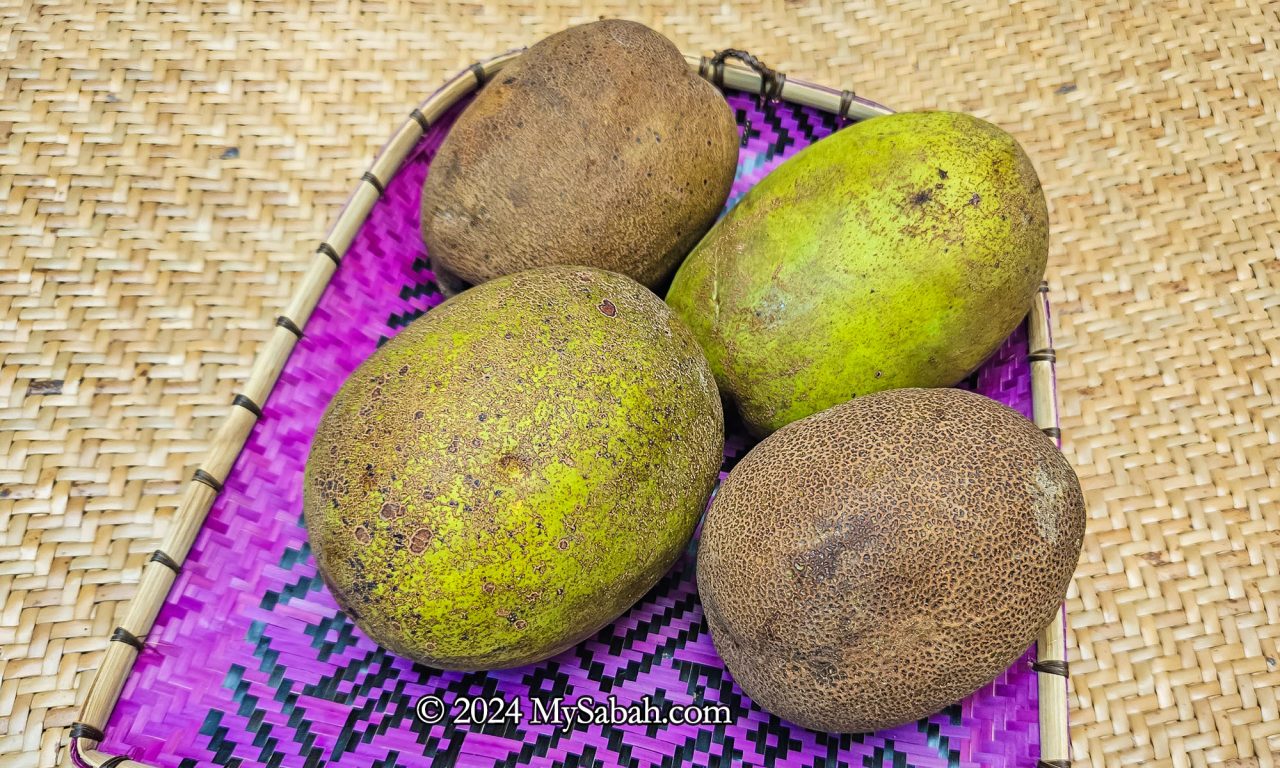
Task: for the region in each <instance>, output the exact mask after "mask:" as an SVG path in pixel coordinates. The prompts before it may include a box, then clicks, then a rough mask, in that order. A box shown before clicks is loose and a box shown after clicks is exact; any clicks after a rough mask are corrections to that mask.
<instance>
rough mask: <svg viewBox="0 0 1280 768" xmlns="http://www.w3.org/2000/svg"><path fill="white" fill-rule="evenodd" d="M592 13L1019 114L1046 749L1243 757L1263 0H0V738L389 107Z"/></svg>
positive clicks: (28, 746) (1258, 387)
mask: <svg viewBox="0 0 1280 768" xmlns="http://www.w3.org/2000/svg"><path fill="white" fill-rule="evenodd" d="M601 14H607V15H625V16H628V17H630V18H636V19H638V20H642V21H646V22H648V23H650V24H651V25H653V26H655V27H657V28H658V29H660V30H661V31H663V32H664V33H666V34H667V35H668V36H670V37H671V38H672V39H673V40H675V41H676V42H677V44H678V45H679V46H680V47H681V48H682V49H684V50H687V51H702V52H707V53H709V52H710V51H712V50H715V49H719V48H723V47H726V46H734V47H738V48H745V49H748V50H751V51H752V52H753V53H755V54H756V55H757V56H759V57H760V58H761V59H762V60H764V61H766V62H768V63H769V64H770V65H772V66H774V67H775V68H777V69H779V70H781V71H783V72H786V73H788V74H789V75H792V76H795V77H802V78H805V79H808V80H813V81H816V82H824V83H832V84H838V85H844V86H848V87H853V88H856V89H857V90H858V91H860V92H865V93H866V94H867V95H870V96H872V97H874V98H876V99H878V100H880V101H882V102H884V103H888V104H893V105H894V106H896V107H898V108H901V109H910V108H926V107H934V108H948V109H958V110H965V111H970V112H973V113H975V114H977V115H979V116H981V117H984V118H987V119H991V120H993V121H995V122H997V123H998V124H1000V125H1003V126H1005V127H1007V128H1009V129H1010V130H1011V131H1013V132H1014V133H1015V134H1016V135H1017V136H1018V138H1019V139H1020V140H1021V141H1022V142H1023V144H1024V145H1025V146H1026V147H1027V149H1028V152H1029V153H1030V154H1031V156H1032V157H1033V158H1034V159H1035V161H1036V164H1037V167H1038V169H1039V171H1040V173H1041V177H1042V179H1043V180H1044V182H1045V188H1046V192H1047V194H1048V196H1049V201H1050V207H1051V212H1052V219H1053V222H1054V226H1053V234H1052V242H1053V246H1052V247H1053V250H1052V253H1051V257H1050V268H1049V280H1050V283H1051V285H1052V288H1053V295H1054V297H1055V310H1056V313H1055V331H1056V343H1057V348H1058V350H1059V353H1060V363H1059V369H1058V370H1059V391H1060V393H1061V399H1062V420H1063V432H1064V435H1065V438H1066V442H1065V444H1064V450H1065V451H1066V452H1067V454H1068V456H1069V457H1070V458H1072V460H1073V463H1074V464H1075V465H1076V467H1077V469H1078V471H1079V473H1080V475H1081V479H1082V482H1083V484H1084V487H1085V490H1086V493H1087V496H1088V500H1089V508H1090V518H1091V519H1090V526H1089V533H1088V536H1087V538H1086V543H1085V551H1084V555H1083V558H1082V563H1081V566H1080V569H1079V571H1078V573H1077V578H1076V581H1075V584H1074V586H1073V588H1072V591H1071V593H1070V595H1069V611H1068V616H1069V629H1070V632H1069V638H1068V640H1069V647H1070V651H1071V674H1072V681H1071V689H1072V692H1073V693H1072V695H1073V712H1072V727H1073V731H1072V743H1073V747H1074V753H1075V757H1076V759H1077V760H1079V761H1080V762H1082V763H1084V764H1094V765H1104V764H1116V765H1118V764H1132V763H1139V762H1142V763H1145V764H1149V765H1157V766H1172V765H1179V766H1181V765H1206V764H1217V763H1222V762H1225V761H1232V760H1234V761H1237V762H1236V763H1235V765H1240V766H1252V765H1262V766H1270V765H1273V764H1274V763H1275V761H1276V758H1277V757H1280V711H1278V709H1277V699H1276V694H1275V686H1276V684H1277V683H1280V672H1278V671H1277V659H1280V649H1278V648H1277V634H1278V633H1280V629H1278V627H1280V622H1278V621H1277V620H1278V619H1280V598H1278V597H1277V594H1280V589H1278V588H1280V562H1278V561H1277V557H1276V543H1277V533H1276V532H1277V531H1278V530H1280V503H1278V502H1280V433H1278V432H1277V426H1276V425H1277V424H1280V374H1277V368H1276V365H1277V362H1278V361H1280V332H1278V331H1277V327H1278V326H1280V322H1278V321H1280V286H1278V281H1280V259H1278V258H1277V249H1280V223H1278V222H1280V216H1278V215H1277V213H1278V211H1277V210H1276V203H1275V202H1274V201H1275V199H1276V196H1275V194H1274V190H1275V188H1276V183H1277V179H1276V160H1277V155H1276V150H1275V148H1276V146H1277V145H1280V127H1278V126H1277V123H1276V120H1275V115H1276V113H1277V111H1278V110H1280V87H1278V85H1277V77H1276V73H1277V72H1280V53H1278V51H1280V42H1278V41H1277V32H1276V30H1278V29H1280V8H1277V6H1276V5H1275V4H1274V3H1247V2H1234V1H1222V2H1219V1H1214V2H1204V3H1196V4H1190V5H1188V4H1175V3H1154V4H1152V3H1146V4H1141V7H1138V6H1136V5H1135V6H1133V7H1131V6H1130V5H1129V4H1128V3H1122V2H1103V3H1098V4H1090V5H1085V4H1078V3H1076V4H1063V3H1057V2H1047V1H1046V0H1030V1H1029V2H1026V3H1019V4H1005V3H998V2H977V1H974V2H958V3H952V4H946V5H944V4H935V3H927V4H922V3H914V2H900V1H898V0H880V1H878V2H872V3H870V4H867V3H850V4H847V5H846V6H835V7H833V6H831V5H830V4H821V5H820V4H817V3H813V4H806V3H781V2H763V3H742V4H737V5H734V6H730V5H728V4H724V3H719V2H715V3H697V2H681V3H676V4H674V5H670V6H667V5H662V6H659V5H656V4H652V3H640V4H631V3H627V4H623V3H616V4H607V3H601V4H591V5H590V7H585V8H584V7H582V6H581V5H579V4H568V5H562V4H551V5H548V4H545V3H529V4H521V3H498V4H493V5H488V6H486V7H481V6H480V5H479V4H461V5H460V4H454V3H434V2H403V1H400V0H389V1H388V2H381V3H377V4H372V5H365V6H360V7H357V6H353V5H350V4H347V3H302V2H295V1H294V0H278V1H273V2H256V1H254V0H249V1H247V2H243V3H239V4H236V5H235V6H234V7H232V6H212V5H205V4H201V3H194V2H182V1H181V0H178V1H175V2H165V3H146V2H142V3H135V4H115V3H98V4H94V3H58V2H49V3H40V4H34V3H31V4H21V3H6V4H3V5H0V23H2V26H3V28H4V30H5V32H4V35H3V38H0V39H3V43H0V62H2V63H0V83H3V94H4V98H3V99H0V136H3V137H4V139H5V145H4V149H3V150H0V188H3V189H4V190H5V192H6V195H5V202H4V203H3V205H0V403H3V406H0V646H2V647H3V653H2V654H0V675H2V682H0V760H3V761H4V762H5V763H6V764H7V765H14V766H31V765H52V764H55V763H56V762H57V761H58V760H59V759H60V745H61V744H65V737H66V732H65V730H62V729H63V728H64V727H65V726H66V725H68V724H69V723H70V722H71V720H72V718H73V717H74V715H75V704H76V701H75V693H74V692H75V691H76V690H80V691H83V690H84V686H83V685H81V684H80V678H81V677H82V676H83V675H85V674H86V673H87V671H88V670H92V669H94V668H95V667H96V666H97V665H98V663H99V661H100V659H101V658H102V651H103V649H104V647H105V645H106V638H107V637H108V636H109V634H110V632H111V628H112V627H113V626H115V625H116V624H117V623H118V621H119V615H118V611H119V606H120V605H121V602H122V601H124V600H127V599H128V598H129V597H130V595H131V593H132V587H131V586H130V585H131V584H132V583H134V582H136V580H137V578H138V576H139V573H140V570H141V568H142V566H143V563H144V562H145V560H146V558H147V557H148V555H149V554H150V552H151V551H152V550H153V549H154V548H155V546H156V544H157V542H158V540H159V538H160V536H161V535H162V534H163V532H164V531H165V530H166V528H167V527H168V525H169V521H170V519H171V517H172V513H173V509H174V507H175V505H176V503H177V494H178V493H179V492H180V491H181V489H182V487H183V486H184V484H185V482H186V480H187V479H188V478H189V477H190V475H191V470H192V469H193V468H194V467H195V465H196V463H197V462H198V460H199V457H200V455H201V454H202V452H203V451H204V449H205V446H206V445H207V443H208V440H209V437H210V434H211V430H212V429H213V428H215V427H216V426H217V425H218V424H220V423H221V422H222V421H223V419H224V418H225V416H226V413H227V403H228V402H229V400H230V398H231V396H232V394H233V393H234V392H235V391H236V390H237V389H238V385H239V382H240V381H241V380H242V379H243V377H244V375H245V373H246V371H247V369H248V366H249V364H250V362H251V361H252V360H253V357H254V355H255V353H256V352H257V351H258V350H259V348H260V345H261V343H262V342H263V340H265V339H266V338H267V336H268V334H269V333H270V330H269V329H270V326H269V318H270V317H272V316H274V315H275V314H276V313H277V312H278V310H279V308H280V307H281V306H283V305H284V304H285V302H286V301H287V299H288V297H290V296H291V295H293V294H294V292H295V291H296V289H297V285H296V281H297V277H298V275H299V274H300V273H301V271H302V270H303V269H304V268H305V266H306V264H307V263H308V262H309V259H310V255H311V251H312V249H313V247H314V244H315V238H316V236H317V232H318V231H319V230H320V229H322V228H323V227H324V225H325V222H327V221H328V220H330V219H331V217H332V214H333V212H334V211H336V209H337V208H338V207H339V206H340V205H341V204H342V203H343V202H344V201H345V199H346V197H347V195H348V194H349V192H350V190H351V187H352V183H353V181H354V179H355V178H356V177H357V176H358V174H359V172H360V171H361V170H363V168H364V167H366V166H367V163H368V160H369V159H370V158H371V157H372V156H373V155H374V153H375V151H376V149H377V147H378V145H379V144H380V143H381V141H382V140H383V139H384V138H385V137H386V135H387V133H388V131H389V129H390V128H391V127H393V126H394V125H395V124H397V122H398V121H399V120H400V119H401V118H402V116H403V112H404V109H405V105H407V104H412V103H415V102H416V101H418V100H419V99H420V98H421V97H422V95H423V94H425V93H428V92H430V91H431V90H433V89H434V87H435V86H436V85H437V84H438V83H439V81H440V80H441V78H443V77H444V76H445V75H447V74H449V73H452V72H454V71H457V70H459V69H461V68H462V67H464V66H466V65H467V64H469V63H471V62H472V61H475V60H478V59H480V58H483V57H485V56H488V55H491V54H492V53H493V52H496V51H501V50H505V49H508V48H511V47H515V46H519V45H525V44H528V43H529V42H531V41H533V40H535V39H537V38H538V37H541V36H543V35H545V34H548V33H550V32H552V31H555V30H557V29H559V28H561V27H563V26H565V25H567V24H569V23H574V22H580V21H586V20H590V19H592V18H595V17H596V16H599V15H601ZM122 582H123V583H122ZM63 757H64V756H63Z"/></svg>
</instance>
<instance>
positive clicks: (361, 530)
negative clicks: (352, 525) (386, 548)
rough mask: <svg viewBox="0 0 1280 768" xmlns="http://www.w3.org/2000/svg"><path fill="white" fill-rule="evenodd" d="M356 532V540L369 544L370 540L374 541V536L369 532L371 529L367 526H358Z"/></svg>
mask: <svg viewBox="0 0 1280 768" xmlns="http://www.w3.org/2000/svg"><path fill="white" fill-rule="evenodd" d="M355 534H356V541H358V542H360V543H361V544H368V543H369V542H371V541H373V536H371V535H370V534H369V529H368V528H365V527H364V526H363V525H357V526H356V531H355Z"/></svg>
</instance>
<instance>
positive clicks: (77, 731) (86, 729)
mask: <svg viewBox="0 0 1280 768" xmlns="http://www.w3.org/2000/svg"><path fill="white" fill-rule="evenodd" d="M71 738H73V739H88V740H89V741H102V740H103V739H105V738H107V735H106V734H105V733H103V732H102V731H100V730H98V729H97V728H94V727H93V726H92V725H89V724H88V723H72V724H71Z"/></svg>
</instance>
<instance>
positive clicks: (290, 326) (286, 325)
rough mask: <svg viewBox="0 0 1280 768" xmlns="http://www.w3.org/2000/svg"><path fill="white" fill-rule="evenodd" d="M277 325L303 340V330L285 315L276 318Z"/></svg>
mask: <svg viewBox="0 0 1280 768" xmlns="http://www.w3.org/2000/svg"><path fill="white" fill-rule="evenodd" d="M276 325H278V326H280V327H281V328H283V329H285V330H286V331H288V332H289V333H292V334H293V335H294V336H297V337H298V338H302V329H301V328H299V327H298V324H297V323H295V322H293V321H292V320H290V319H289V318H287V317H285V316H284V315H281V316H279V317H277V318H276Z"/></svg>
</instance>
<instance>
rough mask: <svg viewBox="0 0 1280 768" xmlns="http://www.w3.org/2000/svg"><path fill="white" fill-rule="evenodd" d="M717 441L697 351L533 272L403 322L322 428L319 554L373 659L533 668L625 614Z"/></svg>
mask: <svg viewBox="0 0 1280 768" xmlns="http://www.w3.org/2000/svg"><path fill="white" fill-rule="evenodd" d="M723 446H724V422H723V414H722V412H721V407H720V399H719V396H718V395H717V392H716V386H715V381H714V379H713V377H712V374H711V371H710V370H709V368H708V367H707V363H706V360H705V358H704V357H703V355H702V352H701V350H699V348H698V345H697V342H696V341H695V340H694V338H693V336H692V335H691V334H690V333H689V330H688V329H687V328H686V327H685V326H684V324H683V323H682V322H680V320H679V318H677V317H675V316H674V315H673V314H672V313H671V311H670V310H669V309H668V308H667V307H666V305H664V304H663V303H662V302H661V301H660V300H659V299H658V298H657V297H656V296H654V295H653V294H652V293H650V292H649V291H648V290H647V289H645V288H644V287H642V286H640V285H639V284H637V283H635V282H634V281H632V280H630V279H628V278H626V277H623V276H622V275H618V274H614V273H612V272H605V271H601V270H594V269H588V268H583V267H546V268H540V269H536V270H529V271H526V272H521V273H517V274H514V275H509V276H506V277H501V278H497V279H494V280H491V281H489V282H487V283H485V284H483V285H481V286H478V287H475V288H472V289H471V290H469V291H467V292H465V293H463V294H461V295H459V296H456V297H454V298H452V299H450V300H449V301H447V302H445V303H444V304H442V305H440V306H439V307H437V308H436V309H434V310H432V311H431V312H430V313H429V314H427V315H426V316H425V317H423V318H421V319H419V320H416V321H415V322H414V323H413V324H412V325H410V326H409V327H408V328H406V329H405V330H404V331H403V332H401V333H400V334H399V335H398V336H396V337H395V338H393V339H391V340H390V341H388V342H387V343H386V344H385V345H384V346H383V347H382V348H381V349H379V350H378V351H377V352H375V353H374V354H373V355H372V356H371V357H370V358H369V359H368V360H366V361H365V362H364V363H363V364H362V365H361V366H360V367H359V368H358V369H357V370H356V371H355V372H354V373H353V374H352V375H351V377H350V378H349V379H348V380H347V382H346V383H345V384H344V385H343V387H342V389H341V391H339V393H338V394H337V396H336V397H335V398H334V399H333V402H332V403H331V404H330V405H329V408H328V410H327V411H326V412H325V415H324V418H323V420H322V421H321V423H320V426H319V429H318V431H317V433H316V438H315V442H314V444H313V446H312V449H311V455H310V457H309V459H308V461H307V471H306V483H305V511H306V521H307V528H308V531H309V534H310V537H311V545H312V549H313V551H314V552H315V556H316V561H317V563H318V564H319V567H320V571H321V573H322V574H323V575H324V578H325V581H326V582H327V583H328V585H329V587H330V589H331V590H332V591H333V593H334V596H335V597H336V598H337V600H338V602H339V604H340V605H341V606H342V607H343V608H344V609H345V610H347V611H348V612H349V613H350V614H351V616H352V618H354V619H355V621H356V623H357V624H358V625H359V626H360V627H361V628H362V629H363V630H364V631H365V632H366V633H367V634H368V635H369V636H370V637H371V638H373V639H374V640H376V641H377V642H379V643H381V644H382V645H384V646H386V647H387V648H389V649H391V650H392V651H394V652H396V653H399V654H401V655H403V656H406V657H408V658H410V659H413V660H415V661H418V662H422V663H424V664H428V665H430V666H434V667H439V668H444V669H464V670H473V669H498V668H505V667H513V666H519V665H522V664H528V663H532V662H536V661H540V660H542V659H545V658H547V657H549V656H552V655H554V654H556V653H558V652H560V651H562V650H564V649H566V648H568V647H570V646H572V645H573V644H575V643H577V642H578V641H580V640H582V639H584V638H586V637H588V636H590V635H591V634H592V633H594V632H596V631H597V630H599V629H600V628H601V627H602V626H604V625H605V624H607V623H608V622H609V621H611V620H613V619H614V618H616V617H617V616H618V615H619V614H621V613H622V612H623V611H625V610H626V609H627V608H628V607H630V606H631V605H632V604H633V603H634V602H635V601H636V600H637V599H639V598H640V597H641V596H642V595H644V593H645V592H646V591H647V590H648V589H649V588H650V587H652V586H653V585H654V583H656V582H657V580H658V579H659V578H660V577H661V576H662V575H663V573H665V572H666V571H667V569H668V568H669V567H670V566H671V564H672V563H673V562H674V561H675V559H676V557H677V556H678V555H679V553H680V552H681V550H682V549H683V548H684V546H685V545H686V544H687V542H688V540H689V538H690V536H691V535H692V533H693V529H694V526H695V525H696V523H697V521H698V518H699V515H700V514H701V512H702V510H703V507H704V505H705V503H706V500H707V497H708V495H709V494H710V492H711V488H712V486H713V484H714V483H715V480H716V476H717V472H718V469H719V466H720V462H721V458H722V450H723Z"/></svg>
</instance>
